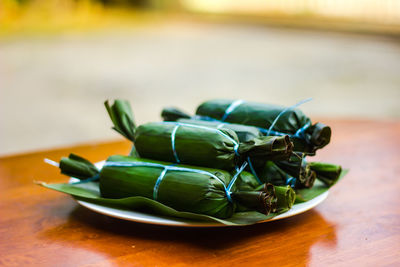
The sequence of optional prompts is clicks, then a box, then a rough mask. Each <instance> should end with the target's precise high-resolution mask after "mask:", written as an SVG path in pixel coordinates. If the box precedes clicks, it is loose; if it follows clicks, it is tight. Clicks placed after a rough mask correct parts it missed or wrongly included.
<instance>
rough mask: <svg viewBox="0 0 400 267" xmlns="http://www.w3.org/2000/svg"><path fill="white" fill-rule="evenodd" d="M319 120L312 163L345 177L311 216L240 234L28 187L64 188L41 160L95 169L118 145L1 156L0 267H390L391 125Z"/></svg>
mask: <svg viewBox="0 0 400 267" xmlns="http://www.w3.org/2000/svg"><path fill="white" fill-rule="evenodd" d="M324 121H325V122H327V123H329V124H330V125H332V127H333V133H334V135H333V139H332V142H331V144H330V145H329V146H328V147H327V148H325V149H324V150H322V151H320V152H319V153H318V156H317V157H316V159H318V160H324V161H329V162H333V163H338V164H342V165H343V166H344V167H346V168H350V172H349V174H348V175H347V176H346V177H345V179H343V180H342V181H341V182H340V183H339V184H337V185H336V186H335V187H334V188H332V189H331V192H330V194H329V197H328V199H327V200H325V202H323V203H322V204H321V205H319V206H318V207H316V208H314V209H313V210H311V211H308V212H306V213H304V214H301V215H298V216H295V217H292V218H288V219H284V220H281V221H276V222H270V223H263V224H258V225H254V226H246V227H229V228H216V229H206V228H204V229H185V228H174V227H166V226H153V225H146V224H140V223H134V222H127V221H123V220H118V219H114V218H110V217H107V216H104V215H100V214H97V213H94V212H92V211H90V210H87V209H85V208H83V207H80V206H79V205H78V204H77V203H76V202H75V201H74V200H73V199H72V198H71V197H69V196H67V195H64V194H61V193H58V192H54V191H51V190H47V189H45V188H42V187H39V186H37V185H34V184H33V180H44V181H47V182H65V181H66V180H67V179H66V177H64V176H62V175H60V174H59V171H58V169H57V168H54V167H52V166H49V165H46V164H44V163H43V158H45V157H48V158H50V159H53V160H59V158H60V157H61V156H65V155H67V154H68V153H69V152H75V153H77V154H80V155H82V156H84V157H87V158H89V159H90V160H93V161H99V160H103V159H104V158H105V157H106V156H108V155H110V154H118V153H120V154H126V153H128V151H129V147H130V146H129V143H127V142H122V141H120V142H111V143H104V144H93V145H83V146H76V147H69V148H65V149H56V150H50V151H44V152H36V153H30V154H23V155H17V156H10V157H3V158H1V159H0V177H1V178H0V188H1V194H0V212H1V213H0V265H4V266H32V265H35V266H114V265H116V266H119V265H120V266H127V265H133V266H186V265H188V266H213V265H218V266H219V265H226V266H250V265H251V266H253V265H254V266H303V265H311V266H326V265H335V266H340V265H342V266H400V166H399V161H400V122H389V121H387V122H374V121H351V120H324ZM39 141H40V140H39Z"/></svg>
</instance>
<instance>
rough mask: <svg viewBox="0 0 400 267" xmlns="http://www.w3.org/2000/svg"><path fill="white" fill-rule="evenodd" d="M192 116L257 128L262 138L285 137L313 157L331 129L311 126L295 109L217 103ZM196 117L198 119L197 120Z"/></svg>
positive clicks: (250, 103)
mask: <svg viewBox="0 0 400 267" xmlns="http://www.w3.org/2000/svg"><path fill="white" fill-rule="evenodd" d="M196 115H198V116H201V117H203V119H207V118H211V119H214V120H220V121H223V122H230V123H238V124H245V125H251V126H255V127H258V128H259V129H260V131H262V132H263V133H264V134H265V135H289V136H290V137H291V139H292V141H293V143H294V146H295V151H301V152H307V153H309V154H315V151H316V150H317V149H320V148H322V147H324V146H326V145H327V144H328V143H329V142H330V138H331V128H330V127H329V126H326V125H324V124H322V123H316V124H312V123H311V119H310V118H309V117H307V116H306V115H305V114H304V113H303V112H302V111H301V110H300V109H298V108H286V107H283V106H278V105H272V104H262V103H255V102H246V101H242V100H236V101H234V100H227V99H217V100H210V101H206V102H204V103H202V104H201V105H200V106H199V107H198V108H197V110H196ZM201 117H200V118H201Z"/></svg>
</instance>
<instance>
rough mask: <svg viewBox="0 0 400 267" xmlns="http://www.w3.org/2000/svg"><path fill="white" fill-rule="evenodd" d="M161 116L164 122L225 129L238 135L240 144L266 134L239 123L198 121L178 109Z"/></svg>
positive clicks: (166, 110)
mask: <svg viewBox="0 0 400 267" xmlns="http://www.w3.org/2000/svg"><path fill="white" fill-rule="evenodd" d="M161 116H162V118H163V120H164V121H177V122H181V123H187V124H195V125H202V126H206V127H211V128H217V129H220V128H225V129H229V130H232V131H234V132H235V133H236V135H237V137H238V139H239V142H247V141H251V140H252V139H254V138H259V137H261V136H264V134H262V133H261V131H260V130H259V129H258V128H257V127H254V126H249V125H243V124H237V123H227V122H221V121H217V120H202V119H201V118H198V119H196V118H197V117H196V116H194V117H190V116H189V115H187V114H186V113H184V112H183V111H180V110H179V109H177V108H164V109H163V110H162V112H161Z"/></svg>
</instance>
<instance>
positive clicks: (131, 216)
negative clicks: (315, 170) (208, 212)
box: [70, 162, 329, 227]
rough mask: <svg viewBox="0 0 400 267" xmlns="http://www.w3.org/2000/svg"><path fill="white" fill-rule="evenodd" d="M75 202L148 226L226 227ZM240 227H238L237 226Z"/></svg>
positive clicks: (299, 208) (303, 207)
mask: <svg viewBox="0 0 400 267" xmlns="http://www.w3.org/2000/svg"><path fill="white" fill-rule="evenodd" d="M103 164H104V162H98V163H96V167H98V168H99V169H100V168H101V167H102V166H103ZM73 181H76V180H75V178H71V180H70V182H73ZM328 194H329V192H328V191H326V192H325V193H323V194H321V195H319V196H317V197H315V198H313V199H311V200H309V201H307V202H304V203H300V204H296V205H294V206H293V207H292V208H291V209H290V210H289V211H287V212H285V213H282V214H280V215H278V216H275V217H273V218H271V219H269V220H266V221H260V222H258V223H261V222H271V221H276V220H280V219H284V218H288V217H292V216H294V215H297V214H301V213H303V212H306V211H308V210H310V209H312V208H314V207H315V206H317V205H318V204H320V203H321V202H322V201H324V200H325V199H326V198H327V197H328ZM77 202H78V203H79V204H80V205H82V206H83V207H86V208H88V209H90V210H92V211H95V212H98V213H101V214H104V215H108V216H111V217H114V218H118V219H123V220H128V221H134V222H140V223H148V224H157V225H168V226H180V227H223V226H225V227H226V226H228V225H225V224H221V223H212V222H211V223H210V222H201V221H199V222H195V221H190V220H185V219H183V218H174V217H164V216H159V215H154V214H148V213H143V212H138V211H128V210H120V209H115V208H111V207H105V206H101V205H97V204H93V203H90V202H86V201H82V200H77ZM239 226H240V225H239Z"/></svg>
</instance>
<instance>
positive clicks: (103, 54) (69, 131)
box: [0, 0, 400, 155]
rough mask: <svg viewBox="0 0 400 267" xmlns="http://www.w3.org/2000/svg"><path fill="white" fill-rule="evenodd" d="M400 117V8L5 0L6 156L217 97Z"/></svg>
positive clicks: (297, 0) (1, 102) (378, 3)
mask: <svg viewBox="0 0 400 267" xmlns="http://www.w3.org/2000/svg"><path fill="white" fill-rule="evenodd" d="M308 97H313V101H312V102H309V103H306V104H304V105H303V106H302V107H301V108H302V109H303V110H304V111H305V112H306V113H307V114H308V115H310V116H311V118H315V119H316V120H319V119H321V120H323V118H340V119H343V118H345V119H363V120H399V118H400V0H346V1H345V0H335V1H333V0H234V1H232V0H176V1H173V0H170V1H167V0H165V1H163V0H148V1H146V0H0V155H10V154H17V153H22V152H27V151H33V150H38V149H39V150H42V149H48V148H52V147H60V146H67V145H72V144H80V143H85V142H97V141H105V140H112V139H117V138H119V136H118V134H116V133H114V132H113V131H111V130H110V127H111V122H110V120H109V119H108V116H107V114H106V112H105V109H104V106H103V102H104V101H105V100H106V99H115V98H125V99H128V100H130V102H131V103H132V107H133V110H134V113H135V117H136V120H137V122H138V123H143V122H147V121H154V120H159V119H160V115H159V114H160V111H161V109H162V108H163V107H165V106H177V107H180V108H182V109H184V110H186V111H187V112H190V113H194V111H195V108H196V106H197V105H198V104H200V103H201V102H202V101H204V100H207V99H210V98H231V99H238V98H241V99H245V100H249V101H259V102H269V103H277V104H282V105H292V104H294V103H296V102H298V101H299V100H301V99H304V98H308Z"/></svg>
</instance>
